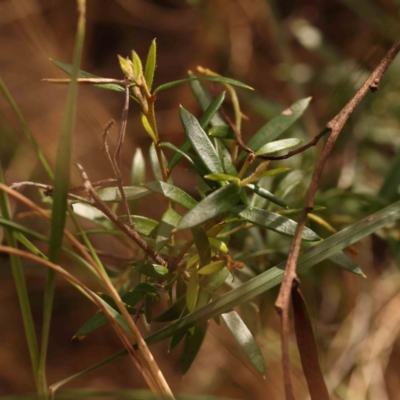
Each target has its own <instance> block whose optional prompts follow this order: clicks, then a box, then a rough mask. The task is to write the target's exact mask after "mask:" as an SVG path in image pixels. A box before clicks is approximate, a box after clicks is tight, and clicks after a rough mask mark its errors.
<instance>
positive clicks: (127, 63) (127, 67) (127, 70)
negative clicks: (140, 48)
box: [118, 56, 135, 81]
mask: <svg viewBox="0 0 400 400" xmlns="http://www.w3.org/2000/svg"><path fill="white" fill-rule="evenodd" d="M118 62H119V66H120V68H121V70H122V72H123V74H124V75H125V76H126V78H128V79H129V80H131V81H133V80H135V73H134V72H133V64H132V62H131V60H128V59H126V58H124V57H121V56H118Z"/></svg>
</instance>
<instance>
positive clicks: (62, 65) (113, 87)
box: [50, 58, 125, 92]
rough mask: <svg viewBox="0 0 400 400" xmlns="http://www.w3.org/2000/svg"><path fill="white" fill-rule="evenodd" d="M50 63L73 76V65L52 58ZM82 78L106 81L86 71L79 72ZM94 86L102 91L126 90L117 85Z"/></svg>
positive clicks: (102, 84)
mask: <svg viewBox="0 0 400 400" xmlns="http://www.w3.org/2000/svg"><path fill="white" fill-rule="evenodd" d="M50 61H51V62H52V63H53V64H54V65H55V66H57V67H58V68H60V69H61V70H62V71H64V72H66V73H67V74H68V75H71V74H72V65H71V64H66V63H64V62H61V61H57V60H54V59H52V58H50ZM80 78H83V79H85V78H96V79H105V78H101V77H100V76H97V75H93V74H90V73H89V72H86V71H82V70H79V72H78V79H80ZM93 86H96V87H99V88H101V89H108V90H115V91H116V92H124V91H125V89H124V88H123V87H122V86H119V85H117V84H115V83H105V84H104V83H101V84H94V85H93Z"/></svg>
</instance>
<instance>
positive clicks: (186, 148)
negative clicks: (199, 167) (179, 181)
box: [168, 139, 193, 171]
mask: <svg viewBox="0 0 400 400" xmlns="http://www.w3.org/2000/svg"><path fill="white" fill-rule="evenodd" d="M191 148H192V145H191V144H190V142H189V140H187V139H186V140H185V141H184V142H183V143H182V144H181V145H180V146H179V150H180V151H179V152H177V154H174V155H173V156H172V158H171V161H170V162H169V163H168V169H169V170H170V171H172V170H173V169H174V167H175V165H176V164H178V162H179V161H180V160H181V158H182V157H185V158H187V157H189V156H188V155H187V154H186V153H187V152H188V151H189V150H190V149H191ZM183 154H185V155H186V156H184V155H183ZM189 158H190V159H191V157H189ZM191 163H193V160H192V159H191Z"/></svg>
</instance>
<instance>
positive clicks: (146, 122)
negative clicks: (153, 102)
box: [142, 113, 157, 142]
mask: <svg viewBox="0 0 400 400" xmlns="http://www.w3.org/2000/svg"><path fill="white" fill-rule="evenodd" d="M142 124H143V127H144V129H145V130H146V132H147V133H148V134H149V136H150V137H151V139H152V140H153V142H157V136H156V134H155V132H154V131H153V128H152V127H151V126H150V124H149V120H148V119H147V117H146V116H145V115H144V114H143V113H142Z"/></svg>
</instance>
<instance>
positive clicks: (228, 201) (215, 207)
mask: <svg viewBox="0 0 400 400" xmlns="http://www.w3.org/2000/svg"><path fill="white" fill-rule="evenodd" d="M239 193H240V186H239V185H236V184H235V183H230V184H229V185H226V186H222V187H221V188H219V189H218V190H216V191H215V192H213V193H211V194H210V195H208V196H207V197H206V198H205V199H203V200H202V201H201V202H200V203H198V204H197V205H196V206H195V207H194V208H192V209H191V210H190V211H188V212H187V213H186V214H185V215H184V216H183V218H182V219H181V222H180V223H179V225H178V229H187V228H193V227H194V226H197V225H200V224H202V223H203V222H206V221H208V220H210V219H212V218H215V217H217V216H218V215H220V214H222V213H224V212H226V211H228V210H230V209H231V208H232V207H233V206H234V205H236V203H237V202H238V201H239Z"/></svg>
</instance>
